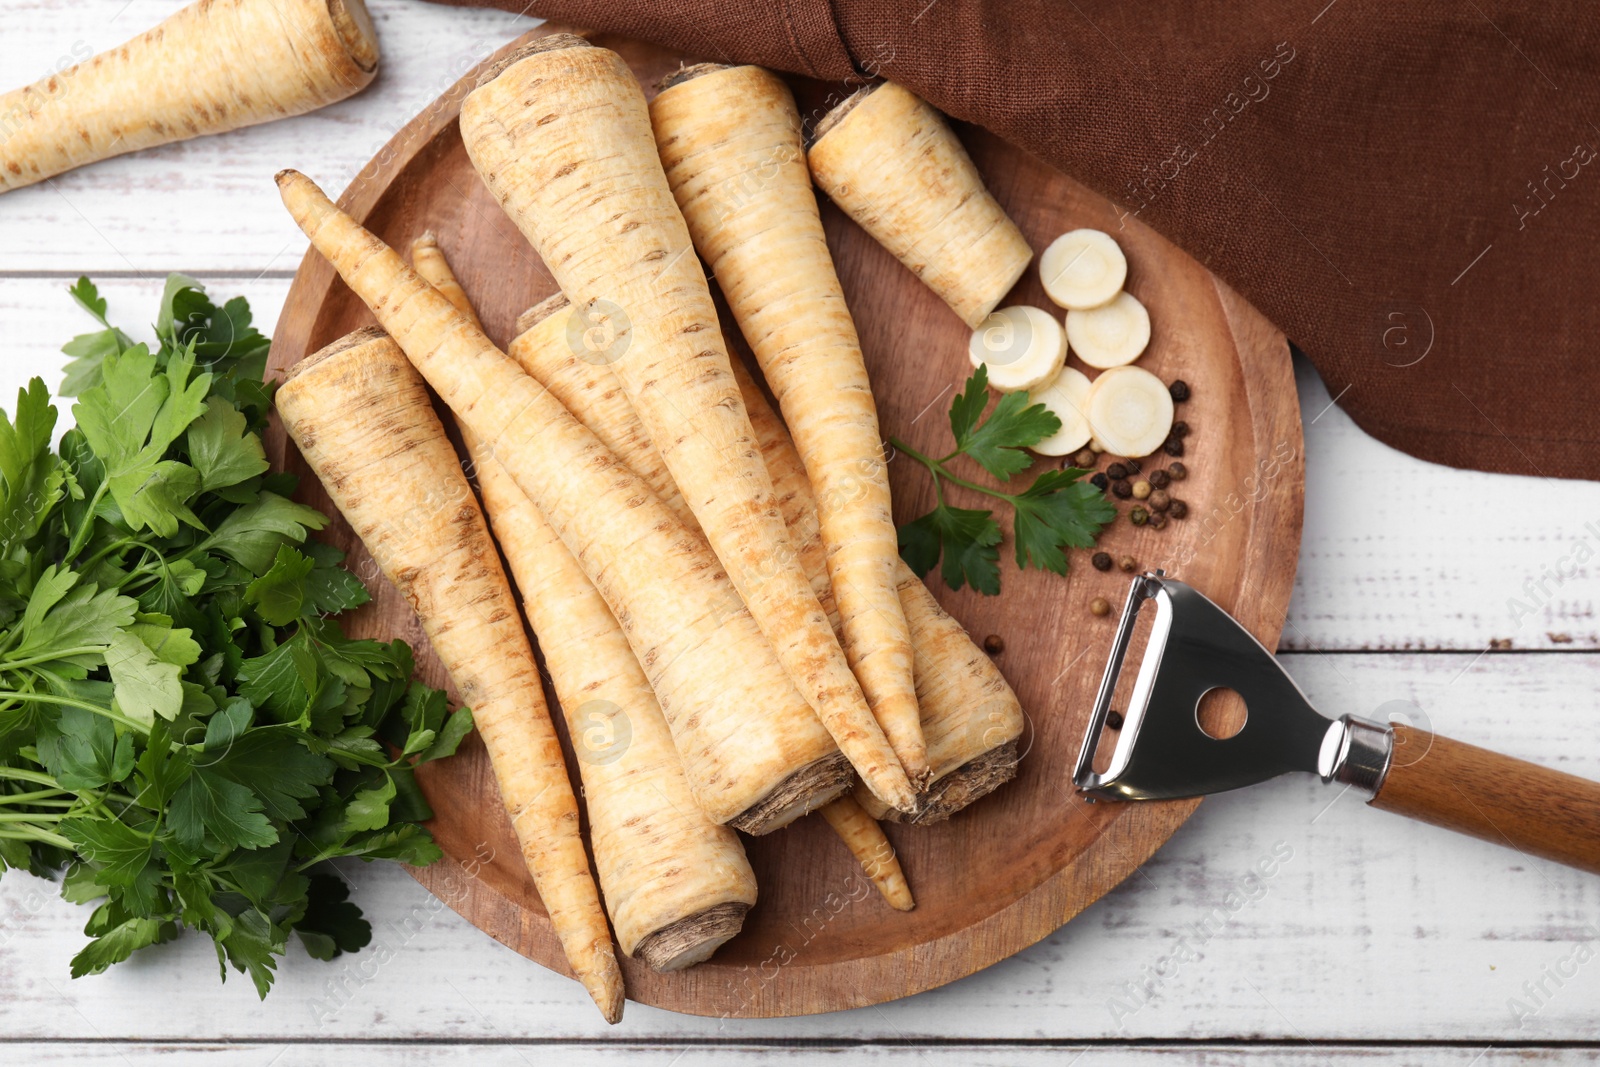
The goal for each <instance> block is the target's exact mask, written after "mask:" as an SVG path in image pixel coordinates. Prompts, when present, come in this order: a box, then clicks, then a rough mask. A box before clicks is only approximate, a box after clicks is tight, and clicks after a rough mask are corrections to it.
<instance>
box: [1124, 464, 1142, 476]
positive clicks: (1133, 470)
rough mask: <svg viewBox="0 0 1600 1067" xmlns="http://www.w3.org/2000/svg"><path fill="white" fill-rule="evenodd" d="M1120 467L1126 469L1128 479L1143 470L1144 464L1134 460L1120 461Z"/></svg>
mask: <svg viewBox="0 0 1600 1067" xmlns="http://www.w3.org/2000/svg"><path fill="white" fill-rule="evenodd" d="M1122 465H1123V466H1124V467H1126V468H1128V477H1130V478H1132V477H1133V476H1134V475H1135V474H1138V473H1139V472H1140V471H1142V470H1144V464H1143V463H1140V462H1139V461H1138V460H1136V459H1125V460H1123V461H1122Z"/></svg>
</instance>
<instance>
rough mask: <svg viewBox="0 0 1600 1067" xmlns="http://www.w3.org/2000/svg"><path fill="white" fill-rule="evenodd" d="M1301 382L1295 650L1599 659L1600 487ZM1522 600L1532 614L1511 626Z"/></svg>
mask: <svg viewBox="0 0 1600 1067" xmlns="http://www.w3.org/2000/svg"><path fill="white" fill-rule="evenodd" d="M3 215H4V204H3V203H0V218H3ZM209 284H210V285H211V289H212V291H213V292H214V293H216V294H219V295H232V294H235V293H243V294H244V295H245V296H248V297H249V298H250V299H251V301H252V306H253V307H254V308H255V311H256V318H257V321H258V323H259V324H260V325H261V328H262V329H264V330H268V329H270V328H271V326H272V325H273V323H274V322H275V321H276V320H277V316H278V311H279V309H280V308H281V307H282V303H283V298H284V295H285V294H286V293H287V291H288V284H289V283H288V281H287V280H285V279H283V278H261V279H251V278H233V277H224V278H220V279H215V280H212V281H210V282H209ZM66 285H67V281H66V280H65V279H41V278H10V279H0V329H3V335H4V336H5V338H6V341H7V350H6V356H5V359H4V361H3V362H0V397H10V396H12V395H14V392H13V391H14V390H15V388H16V387H17V386H18V385H20V384H21V383H22V382H24V381H26V380H27V378H28V376H30V375H33V374H43V375H44V377H45V380H46V381H47V382H48V383H50V384H52V385H54V384H55V383H56V382H57V381H59V367H60V365H61V361H62V357H61V355H60V353H59V349H60V346H61V343H62V342H63V341H65V340H66V339H67V338H69V337H70V336H72V335H73V334H74V333H77V332H79V331H81V330H86V329H88V328H89V326H90V325H91V322H90V320H89V319H88V317H87V316H86V315H83V314H82V313H81V312H79V311H78V310H77V308H76V307H74V306H73V305H72V304H71V302H70V300H68V298H67V297H66V295H65V293H64V292H63V289H64V288H65V286H66ZM101 287H102V289H103V291H104V292H105V293H106V294H107V295H108V297H109V298H110V299H111V301H112V313H113V316H114V318H113V321H118V322H121V323H124V324H131V325H129V326H128V327H127V328H131V329H136V330H137V328H138V326H137V324H142V323H148V322H149V321H151V319H152V318H153V315H154V308H155V302H156V299H157V297H158V296H159V294H160V291H161V281H160V276H152V277H150V278H148V279H137V278H110V279H104V280H103V282H102V286H101ZM139 336H144V335H143V334H139ZM1299 372H1300V373H1299V375H1298V378H1299V388H1300V395H1301V409H1302V411H1303V412H1304V418H1305V421H1306V423H1307V433H1306V455H1307V475H1306V524H1305V537H1304V542H1303V547H1302V550H1301V556H1300V573H1299V577H1298V579H1297V580H1296V585H1295V594H1294V599H1293V601H1292V602H1291V604H1290V605H1289V613H1288V620H1287V622H1286V624H1285V626H1284V635H1283V647H1284V648H1287V649H1300V650H1323V649H1384V648H1398V649H1408V648H1443V649H1455V650H1461V651H1467V652H1472V653H1476V652H1478V651H1480V650H1482V649H1483V648H1485V647H1486V646H1487V645H1488V644H1489V643H1490V641H1493V640H1502V641H1511V642H1512V643H1513V646H1514V647H1516V648H1519V649H1520V648H1531V649H1557V650H1561V649H1565V650H1575V649H1588V648H1600V624H1597V623H1596V609H1595V604H1596V602H1597V601H1600V569H1597V568H1596V566H1595V565H1594V564H1593V563H1590V564H1587V565H1583V566H1576V565H1575V566H1572V567H1569V566H1566V565H1563V564H1561V562H1560V561H1561V560H1562V559H1563V558H1567V559H1568V561H1569V563H1571V562H1572V561H1573V560H1575V559H1576V557H1577V556H1578V555H1581V554H1582V553H1581V551H1580V549H1581V548H1582V546H1584V545H1586V544H1587V545H1590V550H1591V551H1594V552H1596V553H1600V484H1596V483H1593V482H1546V481H1543V480H1541V479H1537V478H1511V477H1507V476H1502V475H1486V474H1481V473H1476V472H1469V471H1457V470H1450V469H1448V468H1444V467H1437V466H1433V465H1430V464H1425V463H1422V462H1421V461H1419V460H1415V459H1412V458H1410V457H1407V456H1404V455H1402V454H1400V453H1398V452H1395V451H1394V450H1393V449H1390V448H1386V447H1385V446H1383V445H1381V444H1379V443H1378V442H1376V441H1374V440H1373V439H1372V438H1370V437H1368V436H1367V435H1366V434H1364V433H1362V432H1361V431H1360V430H1359V429H1357V428H1356V427H1355V425H1354V424H1353V423H1351V422H1350V420H1349V418H1348V417H1347V416H1346V415H1345V414H1344V413H1343V412H1342V411H1340V410H1339V409H1338V408H1337V407H1333V408H1330V407H1329V398H1328V395H1327V391H1326V390H1325V389H1324V388H1323V387H1322V383H1321V380H1320V379H1319V378H1318V377H1317V375H1316V373H1315V371H1314V370H1313V369H1311V368H1310V367H1309V365H1307V364H1304V363H1302V364H1301V365H1300V367H1299ZM4 403H5V401H0V406H3V404H4ZM1203 461H1204V460H1203V457H1198V458H1197V459H1196V460H1195V462H1203ZM1590 524H1593V526H1594V531H1590V530H1589V529H1588V526H1589V525H1590ZM1585 537H1588V538H1589V540H1588V541H1585V540H1584V538H1585ZM1585 558H1587V557H1585ZM1545 568H1551V569H1555V568H1560V569H1561V570H1562V572H1563V580H1562V582H1561V583H1559V584H1556V583H1554V582H1553V581H1550V580H1546V579H1542V578H1541V572H1542V571H1543V570H1544V569H1545ZM1541 580H1543V581H1545V584H1546V587H1547V589H1548V590H1549V594H1550V595H1549V596H1546V595H1545V594H1544V593H1543V592H1541V591H1540V590H1539V589H1538V587H1537V585H1535V587H1534V589H1533V592H1532V593H1531V594H1530V593H1529V592H1528V591H1527V590H1526V589H1525V585H1526V584H1527V583H1528V582H1529V581H1532V582H1535V583H1537V582H1539V581H1541ZM1512 598H1515V599H1516V600H1517V601H1518V602H1520V603H1524V604H1526V605H1527V607H1528V609H1529V611H1530V612H1531V614H1527V615H1517V616H1516V617H1515V618H1514V617H1513V608H1512V607H1508V601H1510V600H1511V599H1512ZM1280 608H1281V606H1280Z"/></svg>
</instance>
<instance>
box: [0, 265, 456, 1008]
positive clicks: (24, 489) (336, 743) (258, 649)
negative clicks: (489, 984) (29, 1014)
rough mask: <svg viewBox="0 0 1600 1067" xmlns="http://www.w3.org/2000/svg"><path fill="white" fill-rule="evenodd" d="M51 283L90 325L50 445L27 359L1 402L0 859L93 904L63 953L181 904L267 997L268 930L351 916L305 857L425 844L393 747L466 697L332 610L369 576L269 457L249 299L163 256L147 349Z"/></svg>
mask: <svg viewBox="0 0 1600 1067" xmlns="http://www.w3.org/2000/svg"><path fill="white" fill-rule="evenodd" d="M71 293H72V296H73V298H74V299H75V300H76V301H77V302H78V303H79V304H80V305H81V306H82V307H83V308H84V309H85V310H87V311H88V312H89V314H90V315H92V316H93V317H94V318H95V319H96V320H97V321H98V323H99V325H100V326H101V327H103V329H102V330H101V331H100V332H98V333H91V334H85V335H83V336H81V337H78V338H75V339H74V340H73V341H71V342H69V343H68V345H67V346H66V349H65V351H66V352H67V354H68V355H69V356H72V357H73V358H72V361H71V362H70V363H69V364H68V369H67V379H66V382H65V383H64V384H63V386H62V389H61V392H62V393H63V394H69V395H76V396H77V397H78V402H77V404H76V405H75V407H74V409H73V410H74V413H75V414H76V416H77V421H78V425H77V426H76V427H75V428H73V429H70V430H68V431H67V432H66V433H65V434H63V435H62V438H61V443H60V445H59V447H58V448H56V449H54V450H52V448H51V446H50V440H51V436H52V434H53V432H54V429H55V424H56V419H57V410H56V407H55V406H54V404H52V402H51V399H50V396H49V393H48V391H47V390H46V389H45V387H44V384H43V383H42V382H40V381H38V380H35V381H33V382H31V383H29V385H28V387H27V388H25V389H24V390H22V392H21V393H20V394H19V396H18V401H17V405H16V407H15V409H14V412H13V414H12V415H9V416H7V415H5V414H3V413H0V815H3V816H4V820H3V821H0V827H3V829H0V870H5V869H12V868H17V869H26V870H30V871H33V872H34V873H37V874H41V875H49V874H51V873H54V872H60V871H62V870H63V869H65V876H64V877H63V878H62V879H61V887H62V889H61V891H62V895H63V897H65V898H66V899H67V900H69V901H73V902H76V903H90V902H97V905H96V907H95V908H94V911H93V913H92V914H91V915H90V918H89V921H88V923H87V924H86V926H85V928H84V933H85V934H87V935H88V936H89V937H90V938H91V939H92V940H90V942H89V943H88V945H87V946H85V947H84V949H83V951H81V952H80V953H78V955H77V956H76V957H75V958H74V960H73V962H72V970H73V973H74V974H75V975H82V974H93V973H99V972H100V971H103V970H105V969H106V968H107V967H109V966H111V965H112V964H115V963H117V962H119V961H121V960H125V959H127V958H128V957H129V956H131V955H132V954H133V953H135V952H137V951H138V950H139V949H141V948H143V947H145V946H147V945H152V944H157V943H159V942H162V941H166V940H169V939H171V938H173V937H175V936H177V935H178V932H179V931H180V930H181V929H184V928H187V929H191V930H196V931H200V932H203V933H205V934H206V935H208V936H209V937H210V938H211V939H212V941H213V942H214V944H215V945H216V948H217V953H218V958H219V960H220V961H221V964H222V968H223V973H224V977H226V972H227V969H228V968H229V967H230V966H231V967H232V968H233V969H235V970H237V971H240V972H242V973H245V974H247V975H248V976H249V978H250V980H251V982H252V983H253V984H254V985H255V988H256V990H257V991H258V992H259V993H261V994H262V995H265V993H266V991H267V990H268V989H269V988H270V986H271V984H272V981H273V979H274V977H275V974H276V968H277V964H278V958H279V957H280V956H282V955H283V953H284V951H285V948H286V946H287V944H288V939H289V936H290V934H291V932H293V933H295V934H297V935H298V936H299V937H300V938H301V940H302V941H303V943H304V944H305V945H306V948H307V951H308V952H310V953H311V954H312V955H313V956H315V957H317V958H321V959H329V958H332V957H333V956H335V955H337V954H339V953H340V952H350V951H356V950H358V949H360V948H361V947H362V946H364V945H365V944H367V943H368V942H369V941H370V939H371V928H370V926H369V925H368V924H367V922H366V920H365V919H363V918H362V917H361V913H360V910H359V909H358V908H357V907H356V906H355V904H354V903H353V902H351V901H350V900H349V896H348V892H347V891H346V890H345V889H344V886H343V883H342V882H340V881H339V880H338V879H337V878H334V877H330V875H329V874H328V869H327V868H326V866H324V863H325V861H326V860H329V859H332V858H336V857H341V856H360V857H362V858H364V859H395V860H400V861H403V862H408V863H414V864H426V863H430V862H432V861H433V860H435V859H437V858H439V856H440V855H441V854H442V853H441V851H440V849H439V847H438V845H436V844H435V843H434V841H433V839H432V837H431V836H430V835H429V834H428V831H427V830H426V829H424V828H423V827H422V826H420V825H418V822H417V820H422V819H426V818H429V817H431V814H432V812H431V809H430V808H429V807H428V804H427V800H426V798H425V797H424V796H423V794H422V791H421V789H420V788H419V786H418V784H417V782H416V777H415V775H414V773H413V768H414V767H416V766H417V765H418V764H420V763H423V762H426V761H428V760H431V759H437V758H441V757H444V756H447V755H449V754H450V753H452V752H454V751H455V749H456V747H457V746H458V745H459V744H460V742H461V740H462V738H463V737H464V735H465V734H466V733H467V732H468V731H469V730H470V729H471V724H472V715H471V712H470V711H467V710H466V709H464V708H463V709H460V710H458V711H456V712H455V713H454V714H451V713H450V711H449V706H448V704H447V702H446V699H445V695H444V694H443V693H441V692H439V691H437V690H433V689H429V688H428V687H426V686H424V685H422V684H421V683H418V682H414V681H412V680H411V674H412V670H413V667H414V662H413V658H412V655H411V650H410V649H409V648H407V647H406V646H405V645H404V644H403V643H402V642H398V641H395V642H390V643H383V642H379V641H370V640H352V639H350V638H348V637H346V636H345V635H344V633H343V632H342V631H341V630H340V628H339V623H338V622H337V620H335V619H334V618H331V617H330V616H332V615H334V614H336V613H338V612H341V611H345V610H348V609H350V608H353V607H356V606H358V605H360V604H362V603H364V602H365V601H366V600H367V599H368V596H367V591H366V589H365V588H364V587H363V586H362V584H361V582H360V581H359V579H357V577H356V576H355V575H353V574H351V573H350V572H349V571H347V570H346V569H345V568H344V567H343V566H342V562H343V559H344V557H343V554H342V553H341V552H339V551H338V549H336V548H333V547H331V546H327V545H321V544H317V543H315V542H312V541H310V540H309V535H310V533H311V532H312V531H314V530H319V529H322V528H323V527H324V526H325V525H326V524H327V521H328V520H327V518H326V517H325V516H324V515H323V514H322V513H320V512H318V511H317V510H315V509H314V508H310V507H307V506H305V505H303V504H299V503H296V502H294V501H293V500H291V499H289V498H288V494H291V493H292V492H293V491H294V485H295V479H294V478H293V477H292V476H290V475H287V474H285V473H283V472H272V471H270V470H268V468H267V463H266V455H265V451H264V449H263V448H262V445H261V440H260V433H261V429H262V427H263V426H264V425H265V422H266V417H267V414H268V411H269V408H270V405H271V397H272V389H271V387H270V386H269V385H267V383H265V382H264V381H263V380H262V374H263V370H264V367H265V360H266V354H267V349H268V345H269V341H268V339H267V338H266V337H265V336H263V335H262V334H261V333H260V332H259V331H257V330H256V329H255V328H254V327H253V326H252V325H251V316H250V310H249V307H248V305H246V304H245V302H244V301H243V300H239V299H234V300H229V301H227V302H225V303H222V304H220V305H218V304H217V303H215V302H213V301H212V300H211V298H210V297H209V296H207V295H206V292H205V290H204V289H203V288H202V287H201V286H200V285H199V283H198V282H196V281H194V279H191V278H185V277H182V276H179V275H174V276H173V277H172V278H170V279H169V280H168V284H167V288H166V291H165V293H164V294H163V297H162V304H161V309H160V312H159V314H158V316H157V320H156V341H155V347H154V348H152V347H151V346H149V345H146V344H136V343H135V342H134V341H133V340H132V339H131V338H129V337H128V336H127V335H126V334H124V333H123V332H122V331H120V330H118V329H117V328H116V327H115V326H113V325H112V324H111V323H110V322H108V321H107V318H106V302H105V300H104V299H103V298H102V297H101V295H100V293H99V292H98V290H96V289H95V287H94V286H93V284H92V283H90V282H89V281H88V280H87V279H79V281H78V283H77V284H76V285H74V286H73V287H72V289H71Z"/></svg>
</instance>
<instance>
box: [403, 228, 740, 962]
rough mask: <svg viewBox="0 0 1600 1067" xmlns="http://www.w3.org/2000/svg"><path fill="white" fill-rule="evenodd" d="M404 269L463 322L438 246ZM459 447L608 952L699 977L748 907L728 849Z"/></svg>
mask: <svg viewBox="0 0 1600 1067" xmlns="http://www.w3.org/2000/svg"><path fill="white" fill-rule="evenodd" d="M412 256H413V260H414V263H415V265H416V268H417V272H418V273H419V274H421V275H422V276H423V277H424V278H426V279H427V280H428V281H429V283H431V284H432V285H433V287H434V288H436V289H438V290H439V291H440V292H441V293H444V294H445V296H446V297H448V298H449V299H450V302H451V303H453V304H455V306H456V307H457V309H458V310H460V311H461V312H462V313H463V314H471V315H472V318H473V319H474V321H475V320H476V318H477V315H476V314H475V313H473V309H472V305H471V302H470V300H468V298H467V295H466V293H465V291H464V290H463V289H462V288H461V285H460V283H459V282H458V281H457V280H456V277H455V273H454V272H453V271H451V269H450V265H449V263H448V262H447V261H446V259H445V257H444V255H443V253H442V252H440V251H439V248H438V245H437V244H433V243H427V244H423V243H421V242H419V243H418V244H413V245H412ZM464 436H465V437H466V438H467V447H468V450H469V452H470V454H471V456H472V460H473V464H474V467H475V468H476V470H477V475H478V489H479V491H480V492H481V493H482V494H483V505H484V510H486V511H487V512H488V513H489V521H490V524H491V525H492V527H493V529H494V534H495V538H496V540H498V541H499V543H500V549H501V551H502V552H504V553H505V557H506V562H507V563H508V564H510V567H511V573H512V575H513V576H514V577H515V578H516V582H517V589H518V592H519V593H520V594H521V597H522V604H523V609H524V611H526V613H527V616H528V624H529V625H530V626H531V627H532V628H533V632H534V636H535V637H536V638H537V639H538V642H539V649H540V651H541V652H543V653H544V660H545V666H546V668H547V669H548V670H549V672H550V680H551V682H552V683H553V684H554V687H555V691H556V697H557V699H558V700H559V701H560V704H561V709H562V712H563V713H564V714H565V717H566V721H567V736H568V737H569V738H571V740H572V746H573V749H574V751H575V752H576V753H577V756H578V772H579V774H581V775H582V778H583V798H584V808H585V810H586V811H587V813H588V816H589V840H590V843H591V845H592V847H593V849H594V864H595V870H596V871H597V872H598V873H599V876H600V892H601V895H602V896H603V897H604V898H605V903H606V910H607V911H608V912H609V913H610V915H611V922H612V925H613V926H614V927H615V929H616V932H617V941H618V943H619V944H620V945H621V946H622V951H623V952H625V953H627V954H628V955H629V956H633V957H636V958H638V959H640V960H643V961H644V962H645V963H646V964H648V965H649V966H650V967H651V968H652V969H654V970H657V971H674V970H679V969H681V968H684V967H688V966H691V965H692V964H695V963H699V962H701V961H702V960H705V959H707V958H709V957H710V956H711V954H712V953H713V952H715V951H716V950H717V949H718V948H719V947H720V946H721V945H722V944H723V943H724V942H726V941H727V940H728V939H729V938H731V937H733V936H734V935H735V934H737V933H738V932H739V930H740V928H741V927H742V926H743V924H744V917H745V913H746V912H748V911H749V910H750V907H751V906H752V905H753V904H755V902H756V876H755V872H754V871H752V870H751V869H750V863H749V861H748V860H747V859H746V858H745V854H744V848H743V846H741V845H740V844H739V835H738V834H736V833H734V832H733V831H732V830H730V829H728V828H727V827H725V826H718V825H717V824H716V823H714V822H712V821H711V820H710V819H708V818H707V817H706V815H705V813H704V812H702V811H701V810H700V808H699V806H698V805H696V804H695V802H694V797H693V794H692V793H691V792H690V790H689V782H688V780H687V779H686V778H685V777H684V775H683V764H682V762H681V761H679V759H678V753H677V750H676V749H674V748H673V747H672V733H671V730H670V729H669V728H668V726H667V721H666V719H665V718H663V717H662V714H661V705H660V704H659V703H658V702H657V701H656V695H655V693H654V691H652V690H651V688H650V682H649V680H648V679H646V678H645V675H644V671H643V670H641V669H640V667H639V661H638V660H637V659H636V658H635V657H634V654H633V649H631V648H629V647H628V639H627V636H626V635H625V634H623V632H622V627H621V626H619V625H617V620H616V617H615V616H614V615H612V614H611V609H610V608H608V607H606V603H605V601H604V600H603V599H602V598H601V596H600V594H599V593H597V592H595V588H594V585H593V584H592V583H591V582H590V581H589V578H588V576H587V575H585V574H584V573H583V568H582V567H580V566H579V565H578V561H577V560H575V559H573V558H572V553H571V552H569V551H567V546H566V545H564V544H562V543H561V537H560V535H558V534H557V533H556V531H555V530H554V529H553V528H552V527H551V525H550V524H549V523H548V522H546V521H545V518H544V515H542V514H541V513H540V511H539V509H538V508H536V507H534V505H533V503H532V502H531V501H530V500H529V499H528V498H527V495H526V494H524V493H523V491H522V490H521V489H520V488H518V487H517V483H516V482H515V481H514V480H513V479H512V478H511V476H510V475H509V474H507V473H506V471H505V468H504V467H502V466H500V464H499V463H498V462H497V461H496V460H495V458H494V455H493V453H492V451H491V450H489V449H486V448H484V447H483V446H482V444H481V443H480V442H479V441H478V440H477V439H476V438H475V437H473V436H472V434H471V431H465V432H464Z"/></svg>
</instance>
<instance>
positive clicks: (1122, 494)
mask: <svg viewBox="0 0 1600 1067" xmlns="http://www.w3.org/2000/svg"><path fill="white" fill-rule="evenodd" d="M1111 493H1112V495H1113V496H1115V497H1116V498H1117V499H1118V500H1126V499H1128V498H1129V497H1130V496H1132V495H1133V486H1131V485H1129V484H1128V479H1126V478H1120V479H1118V480H1117V481H1114V482H1112V483H1111Z"/></svg>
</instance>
